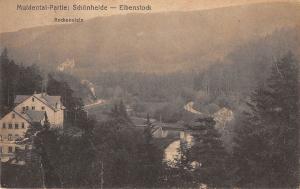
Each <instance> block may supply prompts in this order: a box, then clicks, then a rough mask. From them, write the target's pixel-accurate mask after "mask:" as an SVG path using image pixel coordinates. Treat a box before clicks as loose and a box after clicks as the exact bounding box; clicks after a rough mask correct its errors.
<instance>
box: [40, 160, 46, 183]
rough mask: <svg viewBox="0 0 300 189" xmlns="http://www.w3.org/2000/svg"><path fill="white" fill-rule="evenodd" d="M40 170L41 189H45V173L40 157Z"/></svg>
mask: <svg viewBox="0 0 300 189" xmlns="http://www.w3.org/2000/svg"><path fill="white" fill-rule="evenodd" d="M40 169H41V177H42V188H46V185H45V173H44V167H43V164H42V157H41V156H40Z"/></svg>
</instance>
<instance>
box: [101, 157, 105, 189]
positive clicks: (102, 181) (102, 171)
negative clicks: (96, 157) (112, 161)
mask: <svg viewBox="0 0 300 189" xmlns="http://www.w3.org/2000/svg"><path fill="white" fill-rule="evenodd" d="M103 176H104V166H103V160H101V172H100V189H103V184H104V178H103Z"/></svg>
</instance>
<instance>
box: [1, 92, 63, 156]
mask: <svg viewBox="0 0 300 189" xmlns="http://www.w3.org/2000/svg"><path fill="white" fill-rule="evenodd" d="M14 104H15V107H14V109H13V110H12V111H11V112H9V113H8V114H6V115H5V116H3V117H2V118H1V120H0V151H1V161H6V160H8V159H9V158H10V157H13V154H14V152H15V150H16V148H17V147H19V148H21V146H20V145H18V144H16V143H15V141H16V140H18V139H22V138H24V135H25V133H26V131H27V129H28V128H29V126H30V125H32V124H34V123H40V124H41V125H44V122H45V120H46V119H47V120H48V121H49V123H50V125H51V127H62V126H63V123H64V109H65V108H64V106H63V105H62V103H61V97H60V96H50V95H47V94H46V93H41V94H33V95H17V96H16V98H15V101H14Z"/></svg>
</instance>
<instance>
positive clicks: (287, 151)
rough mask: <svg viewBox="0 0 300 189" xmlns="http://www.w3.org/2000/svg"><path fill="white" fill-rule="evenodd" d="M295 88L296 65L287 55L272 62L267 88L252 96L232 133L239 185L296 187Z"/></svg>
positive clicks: (296, 95)
mask: <svg viewBox="0 0 300 189" xmlns="http://www.w3.org/2000/svg"><path fill="white" fill-rule="evenodd" d="M298 88H299V84H298V63H297V62H296V60H295V59H294V57H293V55H292V54H291V53H289V54H287V55H286V56H284V57H283V58H282V59H281V60H279V61H276V62H274V64H273V66H272V72H271V75H270V77H269V79H268V80H267V81H266V86H259V87H258V88H257V89H256V90H255V91H254V93H253V94H252V96H251V102H250V103H248V106H249V111H247V112H245V113H244V122H243V124H242V125H240V126H239V128H237V129H236V131H235V132H236V137H235V143H236V147H235V148H234V157H235V160H236V163H237V166H238V171H237V173H236V175H239V182H238V184H239V185H240V186H249V187H284V188H286V187H295V186H296V184H297V181H298V179H297V177H298V168H299V167H298V148H299V146H298V134H299V133H298V131H299V130H298V120H297V115H298V111H299V110H298V100H299V92H298Z"/></svg>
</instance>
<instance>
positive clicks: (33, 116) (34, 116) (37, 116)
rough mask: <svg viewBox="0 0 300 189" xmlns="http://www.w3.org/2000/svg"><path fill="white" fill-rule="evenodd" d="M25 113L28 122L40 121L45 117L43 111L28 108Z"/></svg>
mask: <svg viewBox="0 0 300 189" xmlns="http://www.w3.org/2000/svg"><path fill="white" fill-rule="evenodd" d="M25 115H27V117H28V118H29V121H30V122H40V121H42V120H43V119H44V118H45V112H44V111H35V110H28V111H26V113H25Z"/></svg>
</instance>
